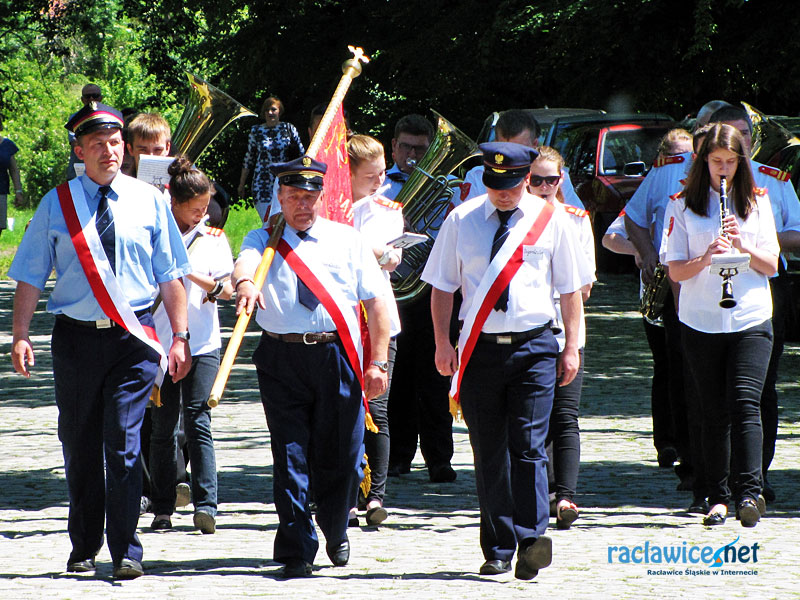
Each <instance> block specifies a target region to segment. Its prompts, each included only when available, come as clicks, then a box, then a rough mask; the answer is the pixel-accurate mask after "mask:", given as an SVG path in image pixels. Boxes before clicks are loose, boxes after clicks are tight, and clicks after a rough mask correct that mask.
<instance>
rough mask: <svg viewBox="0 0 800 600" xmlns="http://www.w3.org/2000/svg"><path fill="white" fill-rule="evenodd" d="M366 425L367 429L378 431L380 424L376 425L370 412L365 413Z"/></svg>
mask: <svg viewBox="0 0 800 600" xmlns="http://www.w3.org/2000/svg"><path fill="white" fill-rule="evenodd" d="M364 426H365V427H366V428H367V431H371V432H372V433H378V426H377V425H375V421H373V420H372V415H371V414H370V413H366V414H365V415H364Z"/></svg>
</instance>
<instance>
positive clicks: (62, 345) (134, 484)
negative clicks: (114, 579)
mask: <svg viewBox="0 0 800 600" xmlns="http://www.w3.org/2000/svg"><path fill="white" fill-rule="evenodd" d="M139 320H140V321H141V322H142V323H143V324H147V325H150V326H152V324H153V319H152V317H151V316H150V314H149V313H148V314H145V315H143V316H142V317H140V319H139ZM52 355H53V375H54V378H55V393H56V404H57V405H58V438H59V440H61V445H62V448H63V451H64V467H65V472H66V479H67V488H68V490H69V524H68V530H69V536H70V540H71V541H72V553H71V555H70V559H69V560H70V561H78V560H84V559H87V558H90V557H93V556H94V555H95V554H97V552H98V551H99V550H100V548H101V547H102V545H103V523H104V520H105V522H106V523H105V524H106V532H107V535H108V548H109V550H110V552H111V559H112V560H113V561H114V564H115V565H118V564H119V563H120V561H121V560H122V559H123V558H129V559H133V560H137V561H141V560H142V545H141V543H140V542H139V538H138V537H137V535H136V527H137V525H138V522H139V503H140V499H141V495H142V461H141V455H140V450H141V445H140V437H139V432H140V430H141V427H142V420H143V418H144V411H145V408H146V407H147V402H148V399H149V397H150V391H151V389H152V387H153V383H154V380H155V377H156V371H157V368H158V355H157V354H156V352H155V351H154V350H152V349H150V348H149V347H148V346H146V345H145V344H144V343H143V342H141V341H140V340H138V339H136V338H135V337H134V336H133V335H131V334H129V333H128V332H127V331H125V330H124V329H121V328H119V327H112V328H109V329H92V328H88V327H82V326H80V325H75V324H71V323H68V322H65V321H62V320H59V319H56V324H55V327H54V328H53V338H52ZM104 458H105V471H104V468H103V459H104Z"/></svg>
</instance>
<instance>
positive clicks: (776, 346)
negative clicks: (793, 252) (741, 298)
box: [761, 269, 792, 477]
mask: <svg viewBox="0 0 800 600" xmlns="http://www.w3.org/2000/svg"><path fill="white" fill-rule="evenodd" d="M769 284H770V289H771V291H772V334H773V338H774V339H773V342H772V354H771V356H770V358H769V368H768V369H767V378H766V380H765V381H764V391H763V392H761V427H762V430H763V434H764V443H763V445H762V459H761V471H762V476H764V477H766V476H767V471H768V470H769V466H770V464H772V459H773V458H774V457H775V442H776V441H777V439H778V390H777V388H776V383H777V381H778V366H779V364H780V360H781V355H782V354H783V344H784V340H785V339H786V325H787V323H786V322H787V319H788V317H789V314H790V312H791V299H792V294H791V288H790V287H789V278H788V276H787V275H786V272H785V271H784V270H783V269H781V270H780V275H778V276H777V277H773V278H772V279H770V280H769Z"/></svg>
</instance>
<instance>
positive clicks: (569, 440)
mask: <svg viewBox="0 0 800 600" xmlns="http://www.w3.org/2000/svg"><path fill="white" fill-rule="evenodd" d="M580 357H581V364H580V368H579V369H578V374H577V375H576V376H575V379H573V380H572V381H571V382H570V383H569V384H568V385H565V386H559V385H558V383H556V386H555V391H554V393H553V410H552V412H551V413H550V429H549V431H548V433H547V441H546V450H547V481H548V485H549V488H550V491H551V492H555V495H556V500H561V499H566V500H570V501H571V500H572V499H573V498H574V497H575V490H576V489H577V487H578V470H579V469H580V466H581V431H580V427H579V426H578V413H579V412H580V403H581V388H582V387H583V349H581V350H580Z"/></svg>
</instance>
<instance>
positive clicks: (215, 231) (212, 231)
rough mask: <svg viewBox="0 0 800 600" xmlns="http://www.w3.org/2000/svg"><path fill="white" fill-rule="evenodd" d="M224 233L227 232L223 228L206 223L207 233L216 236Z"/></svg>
mask: <svg viewBox="0 0 800 600" xmlns="http://www.w3.org/2000/svg"><path fill="white" fill-rule="evenodd" d="M223 233H225V232H224V231H222V229H217V228H216V227H209V226H208V225H206V234H207V235H213V236H214V237H219V236H221V235H222V234H223Z"/></svg>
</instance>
